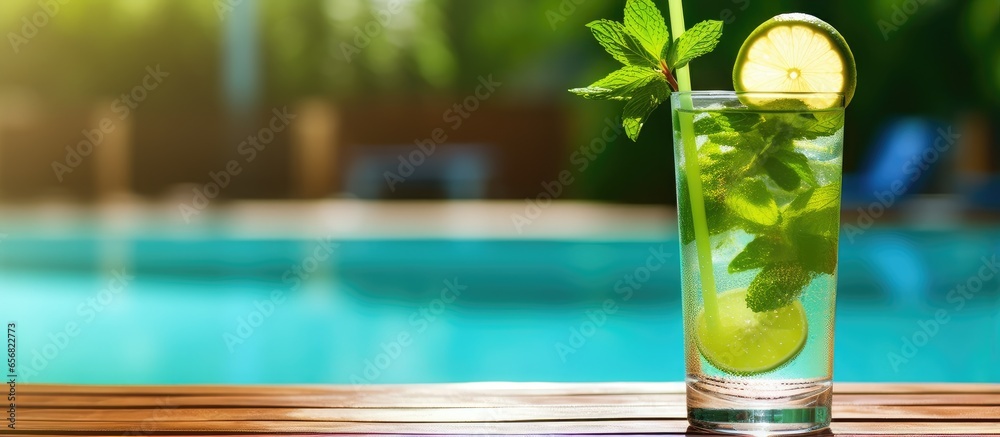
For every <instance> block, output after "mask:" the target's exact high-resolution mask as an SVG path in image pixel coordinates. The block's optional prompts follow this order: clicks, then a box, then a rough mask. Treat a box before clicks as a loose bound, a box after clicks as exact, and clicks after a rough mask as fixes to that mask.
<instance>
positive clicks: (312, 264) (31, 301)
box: [0, 228, 1000, 384]
mask: <svg viewBox="0 0 1000 437" xmlns="http://www.w3.org/2000/svg"><path fill="white" fill-rule="evenodd" d="M83 235H85V234H81V235H78V236H74V235H72V234H68V235H63V236H61V237H59V238H42V237H37V238H36V237H30V236H28V237H17V236H15V235H9V236H8V237H7V238H6V239H5V240H4V241H2V242H0V284H2V290H0V293H2V302H0V305H2V306H0V321H3V322H4V323H7V322H9V321H16V326H17V328H16V331H17V340H18V363H19V373H20V375H21V380H22V381H35V382H73V383H108V384H117V383H130V384H140V383H142V384H146V383H352V382H353V383H357V382H371V383H416V382H448V381H479V380H509V381H540V380H544V381H667V380H680V379H682V378H683V376H684V373H683V367H684V363H683V359H682V345H681V341H682V336H681V322H680V293H679V289H678V287H679V283H680V280H679V277H678V275H679V270H678V250H677V241H676V240H673V239H669V238H667V239H651V240H649V241H641V240H633V241H628V242H613V241H611V242H609V241H565V240H563V241H510V240H472V241H470V240H460V241H446V240H372V241H359V240H351V241H340V242H326V241H323V240H294V241H293V240H241V239H210V238H191V239H186V240H175V239H172V238H158V237H157V236H156V235H155V234H150V235H144V236H142V237H140V238H128V239H124V240H119V241H107V240H103V239H97V238H92V237H85V236H83ZM654 252H655V253H656V254H655V256H654ZM998 253H1000V230H998V229H993V228H981V229H973V230H964V231H961V232H954V231H948V232H945V231H922V230H913V229H901V228H881V229H873V230H870V231H868V232H867V233H865V234H864V235H863V236H860V237H858V238H857V239H856V241H853V242H848V241H844V242H842V245H841V264H840V272H839V276H840V286H839V294H838V302H837V303H838V307H837V325H836V326H837V328H836V350H835V369H834V375H835V378H836V379H837V380H841V381H993V382H997V381H1000V346H998V343H1000V280H998V279H997V278H992V279H987V280H980V282H981V283H982V286H981V289H980V290H979V291H978V292H968V293H967V296H968V297H963V296H962V295H961V294H960V293H958V292H957V291H953V290H955V287H956V286H957V285H959V284H967V283H970V282H969V281H970V279H971V278H974V277H977V275H979V274H980V273H979V272H980V271H981V270H982V269H981V267H983V266H984V265H986V264H988V263H989V262H990V261H991V260H992V259H993V258H994V257H996V256H997V254H998ZM651 257H652V258H651ZM659 258H663V259H666V262H665V263H664V265H663V267H662V268H659V269H651V270H648V271H647V272H648V276H647V275H646V273H644V272H642V269H643V268H644V266H647V265H648V264H647V262H648V261H649V260H650V259H653V260H656V259H659ZM984 263H985V264H984ZM655 264H657V262H653V263H652V264H649V265H655ZM122 268H123V269H124V271H122V270H121V269H122ZM987 270H988V269H987ZM115 272H117V273H115ZM998 276H1000V275H998ZM630 277H631V278H632V279H631V280H630V279H629V278H630ZM644 278H645V280H644V281H643V279H644ZM446 281H448V282H449V283H451V287H450V288H449V285H448V283H446ZM629 281H631V283H632V284H631V285H630V284H629ZM121 285H123V286H122V287H120V286H121ZM971 285H973V286H974V285H975V281H972V283H971ZM119 288H121V291H119V292H116V291H114V290H116V289H119ZM936 316H938V317H939V319H938V321H933V320H934V319H935V317H936ZM941 316H944V317H941ZM929 320H930V321H929ZM68 324H72V326H71V327H72V328H73V329H68V328H67V325H68ZM904 339H905V340H904ZM914 343H916V344H914Z"/></svg>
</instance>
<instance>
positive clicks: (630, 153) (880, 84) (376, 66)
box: [0, 0, 1000, 203]
mask: <svg viewBox="0 0 1000 437" xmlns="http://www.w3.org/2000/svg"><path fill="white" fill-rule="evenodd" d="M397 1H398V2H399V3H398V5H397V6H398V8H397V9H395V12H391V11H390V9H391V8H392V7H393V5H395V4H396V3H395V2H397ZM624 1H625V0H612V1H608V0H42V1H41V2H39V1H37V0H8V1H5V2H4V6H3V7H2V8H0V29H2V30H3V32H4V35H5V37H6V38H5V39H6V41H7V46H4V47H0V65H2V68H0V93H2V92H5V91H8V90H10V89H27V90H31V91H32V92H33V93H35V94H37V95H38V96H39V97H41V98H43V99H47V100H49V101H52V102H57V103H59V104H72V102H84V103H85V102H90V101H93V100H94V99H95V98H103V97H107V96H117V95H118V94H120V93H122V92H125V91H127V87H126V89H122V87H123V84H135V83H136V81H137V80H139V79H141V77H142V75H143V69H144V68H145V66H147V65H155V64H162V65H163V66H164V69H165V70H167V71H170V72H172V73H174V74H175V76H174V80H176V81H177V82H178V83H180V84H182V85H183V86H182V87H177V88H174V90H175V92H171V93H165V94H164V95H163V96H159V97H158V99H157V100H158V103H157V104H167V105H176V106H179V107H184V106H190V105H198V106H208V107H209V108H211V107H214V105H215V104H217V102H218V101H219V100H220V99H221V95H222V91H221V86H220V81H222V80H223V79H222V74H221V66H220V63H221V62H220V59H221V57H222V56H221V53H222V52H223V50H225V47H224V39H223V38H222V37H221V35H222V33H223V32H222V31H223V29H224V26H226V25H228V23H227V20H229V19H231V17H229V16H228V14H227V10H228V9H227V8H232V7H236V8H238V7H248V5H256V6H257V7H259V11H258V12H259V13H258V14H257V17H258V19H259V22H258V23H256V25H257V28H258V29H259V35H260V40H259V41H257V42H256V44H258V47H259V49H260V51H261V53H262V55H261V56H260V58H259V59H260V60H261V65H260V68H261V71H262V72H263V80H264V82H263V87H264V89H263V90H261V91H262V93H261V94H262V95H263V96H264V97H265V99H266V101H271V102H290V101H294V100H296V99H299V98H303V97H309V96H326V97H330V98H334V99H358V98H372V97H375V98H386V99H401V98H408V97H407V96H421V95H434V96H444V97H448V96H457V95H465V93H467V91H465V90H467V89H468V88H469V87H470V86H473V85H474V84H475V82H476V80H477V78H478V77H479V76H480V75H488V74H493V75H494V76H495V77H496V78H497V79H498V80H500V81H502V82H503V83H504V84H505V87H504V92H503V93H502V95H501V96H498V99H500V100H504V101H506V102H507V103H508V104H525V105H556V106H559V107H560V108H561V109H562V110H563V111H564V112H565V113H567V114H568V115H569V116H568V117H567V119H568V120H570V122H569V125H568V126H553V127H552V128H553V129H568V130H569V131H570V132H571V135H570V137H571V138H572V139H573V142H572V143H571V144H568V145H566V144H554V145H552V147H560V148H564V149H566V156H567V164H566V166H567V168H569V167H570V165H569V163H568V157H569V155H570V153H571V151H572V150H575V149H577V148H579V147H580V146H582V145H584V144H587V143H589V141H590V140H591V139H593V138H595V137H597V136H598V135H600V132H601V126H602V125H603V122H604V120H605V119H607V118H609V117H615V116H616V113H617V112H618V111H619V110H620V108H619V106H620V105H619V104H615V103H602V102H583V101H580V100H578V99H576V98H574V97H573V96H571V95H570V94H569V93H567V92H566V90H567V89H568V88H572V87H576V86H580V85H585V84H587V83H590V82H592V81H593V80H594V79H597V78H599V77H600V76H601V75H602V73H603V72H607V71H610V70H611V69H613V68H614V65H613V61H611V60H609V59H608V57H607V56H605V55H604V53H603V52H602V50H601V48H600V47H599V46H598V45H597V44H596V43H594V42H593V40H592V38H591V37H590V35H589V33H588V31H587V29H586V28H585V27H584V25H585V24H586V23H588V22H590V21H592V20H595V19H599V18H610V19H616V20H618V19H621V16H620V15H621V11H622V6H623V4H624ZM661 3H662V4H663V8H662V9H664V10H665V9H666V2H665V1H661ZM907 3H912V4H913V5H916V8H915V10H913V12H912V13H910V12H906V10H909V9H912V7H911V6H912V5H911V6H907ZM43 4H48V5H51V4H57V5H59V6H58V8H59V9H58V12H56V13H55V14H50V16H48V17H47V18H46V19H45V20H44V21H46V24H45V25H44V26H38V27H39V29H37V35H34V36H33V37H31V38H27V42H26V43H20V44H19V43H17V41H19V40H17V37H12V36H11V35H18V36H23V35H24V34H25V30H30V29H26V27H30V25H26V24H25V23H27V22H30V21H31V20H32V19H34V17H36V16H37V15H38V14H40V13H41V14H47V13H46V12H45V11H44V8H43V6H42V5H43ZM686 9H687V10H686V14H687V22H688V23H695V22H698V21H701V20H705V19H721V20H723V21H725V22H726V26H725V31H724V36H723V40H722V42H721V44H720V46H719V47H718V49H717V50H716V51H715V52H713V53H712V54H710V55H709V56H706V57H705V58H702V59H699V60H697V61H696V62H695V63H694V64H693V65H692V71H693V77H694V87H695V88H696V89H732V81H731V71H732V63H733V60H734V59H735V56H736V53H737V52H738V50H739V47H740V45H741V44H742V42H743V40H744V38H745V37H746V36H747V35H748V34H749V33H750V32H751V31H752V30H753V29H754V28H755V27H756V26H757V25H758V24H760V23H761V22H763V21H765V20H766V19H768V18H770V17H772V16H774V15H776V14H779V13H784V12H791V11H798V12H806V13H811V14H814V15H816V16H818V17H821V18H823V19H824V20H826V21H828V22H830V23H831V24H833V25H834V26H835V27H837V28H838V29H839V30H840V31H841V32H842V33H843V34H844V36H845V38H846V39H847V41H848V42H849V43H850V45H851V47H852V49H853V51H854V54H855V56H856V58H857V63H858V69H859V88H858V94H857V97H856V98H855V100H854V103H852V106H851V108H850V109H849V111H848V120H847V126H848V138H847V148H846V158H847V168H848V169H856V168H857V167H858V164H859V162H861V161H862V159H863V157H864V156H865V154H866V149H865V148H866V147H867V146H868V144H869V143H870V141H871V139H872V137H873V136H874V134H875V132H876V130H877V129H878V127H879V126H880V125H881V123H882V122H884V121H885V120H886V119H887V118H888V117H892V116H895V115H923V116H927V117H934V118H939V119H942V120H951V119H953V118H955V116H956V114H960V113H962V112H963V111H978V112H981V113H986V114H987V116H989V117H993V119H994V120H995V119H996V117H997V113H998V112H1000V111H998V109H997V108H998V106H1000V103H998V102H1000V1H997V0H840V1H836V2H834V1H826V2H818V1H811V0H767V1H764V0H698V1H687V2H686ZM900 10H902V11H903V13H902V16H900V15H899V14H900V13H899V12H897V11H900ZM386 11H390V12H388V14H387V13H386ZM900 17H902V19H901V18H900ZM894 20H895V21H894ZM883 23H890V24H891V28H892V30H891V31H890V32H888V33H886V29H887V28H888V27H886V26H885V25H883ZM129 86H131V85H129ZM668 120H669V116H668V110H667V108H661V109H660V110H659V111H658V112H657V113H655V114H653V117H652V119H651V120H650V122H649V123H648V125H647V126H646V128H645V129H644V133H643V136H642V138H640V141H639V142H638V143H636V144H632V143H630V142H628V141H627V140H625V139H619V140H618V141H617V142H616V144H614V145H612V146H611V147H609V148H608V150H607V151H605V152H604V153H603V155H602V157H601V159H599V160H598V161H597V163H596V164H595V165H594V166H592V168H591V169H589V170H588V171H587V174H586V175H581V177H580V178H579V180H581V181H582V182H580V183H577V184H575V185H574V186H573V187H572V190H573V191H574V195H575V196H577V197H583V198H591V199H602V200H613V201H625V202H654V203H657V202H669V201H670V200H671V198H672V197H673V165H672V149H671V145H670V143H671V130H670V126H669V121H668ZM526 134H529V135H530V132H527V133H526Z"/></svg>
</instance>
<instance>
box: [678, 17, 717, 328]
mask: <svg viewBox="0 0 1000 437" xmlns="http://www.w3.org/2000/svg"><path fill="white" fill-rule="evenodd" d="M668 1H669V4H670V27H672V28H673V29H674V31H673V37H674V43H676V42H677V40H678V39H680V37H681V35H683V34H684V29H685V26H684V5H683V4H682V3H681V0H668ZM676 74H677V91H681V92H689V91H691V73H690V71H688V67H687V66H684V67H682V68H678V69H677V71H676ZM680 100H681V107H682V108H683V109H693V108H694V104H693V103H692V101H691V96H690V95H684V96H681V98H680ZM677 119H678V121H679V122H680V124H681V141H682V142H683V143H684V161H685V171H684V173H685V174H686V175H687V184H688V194H689V195H690V196H691V215H692V216H693V217H692V219H693V221H694V241H695V245H696V246H697V248H698V273H699V274H700V275H701V291H702V293H701V297H702V300H703V301H704V305H705V321H706V322H707V323H708V329H709V332H718V327H719V303H718V297H717V296H716V291H715V276H714V273H713V271H712V246H711V241H709V233H708V219H707V218H706V217H705V202H704V199H703V197H702V189H701V168H700V166H699V164H698V148H697V145H696V144H695V137H694V124H693V123H692V120H691V119H689V118H685V117H677Z"/></svg>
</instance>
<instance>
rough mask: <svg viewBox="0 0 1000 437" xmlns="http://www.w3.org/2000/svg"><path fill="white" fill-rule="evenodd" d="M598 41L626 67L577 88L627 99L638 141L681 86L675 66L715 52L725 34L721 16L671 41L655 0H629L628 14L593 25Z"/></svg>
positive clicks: (626, 118) (628, 119)
mask: <svg viewBox="0 0 1000 437" xmlns="http://www.w3.org/2000/svg"><path fill="white" fill-rule="evenodd" d="M587 27H589V28H590V30H591V32H592V33H593V34H594V38H596V39H597V42H598V43H600V44H601V46H603V47H604V49H605V50H606V51H607V52H608V54H610V55H611V56H612V57H613V58H615V59H616V60H618V61H619V62H621V63H622V64H624V67H622V68H621V69H619V70H618V71H615V72H614V73H611V74H610V75H608V76H607V77H605V78H604V79H601V80H599V81H597V82H594V83H593V84H591V85H590V86H588V87H585V88H574V89H571V90H569V91H570V92H571V93H574V94H577V95H580V96H583V97H584V98H587V99H597V100H622V101H625V109H624V114H623V124H624V126H625V132H626V133H627V134H628V137H629V138H630V139H631V140H632V141H635V140H636V139H638V138H639V132H640V131H641V130H642V126H643V125H644V124H645V122H646V119H648V118H649V115H650V114H651V113H652V112H653V111H654V110H655V109H656V108H657V107H659V106H660V105H661V104H663V103H664V102H666V101H667V99H669V98H670V93H671V92H673V91H677V89H678V87H677V79H676V77H675V76H674V72H675V71H676V70H677V69H678V68H682V67H684V66H686V65H687V64H688V63H690V62H691V61H692V60H694V59H695V58H697V57H699V56H702V55H705V54H707V53H710V52H711V51H712V50H715V46H716V45H718V44H719V38H721V37H722V22H721V21H714V20H709V21H703V22H701V23H698V24H697V25H695V26H693V27H691V29H689V30H687V31H686V32H684V33H683V34H682V35H681V37H680V38H679V39H677V40H676V41H674V43H673V44H671V39H670V32H669V30H668V29H667V22H666V20H664V18H663V14H662V13H660V10H659V9H657V7H656V4H655V3H654V2H653V0H628V1H627V2H626V3H625V20H624V23H619V22H616V21H611V20H597V21H594V22H592V23H590V24H588V25H587Z"/></svg>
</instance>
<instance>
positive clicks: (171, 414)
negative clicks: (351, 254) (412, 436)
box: [19, 404, 1000, 423]
mask: <svg viewBox="0 0 1000 437" xmlns="http://www.w3.org/2000/svg"><path fill="white" fill-rule="evenodd" d="M19 413H20V414H19V419H20V420H33V421H35V420H37V421H41V420H51V421H57V420H60V421H67V422H73V421H143V420H146V421H151V422H171V421H181V420H188V421H240V420H273V421H282V420H284V421H317V422H319V421H329V422H384V423H417V422H426V423H457V422H518V421H552V420H592V419H609V420H627V419H684V418H685V417H686V414H687V409H686V407H685V406H683V405H656V404H645V405H644V404H618V405H564V406H541V407H539V406H519V407H497V408H156V409H62V408H57V409H24V410H21V411H20V412H19ZM833 417H835V418H837V420H859V419H863V420H932V419H946V420H996V421H997V422H998V423H1000V407H982V406H883V405H869V406H862V407H859V406H851V405H834V407H833Z"/></svg>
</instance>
